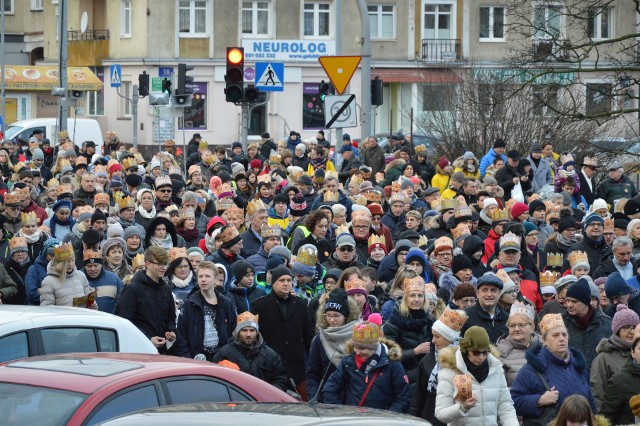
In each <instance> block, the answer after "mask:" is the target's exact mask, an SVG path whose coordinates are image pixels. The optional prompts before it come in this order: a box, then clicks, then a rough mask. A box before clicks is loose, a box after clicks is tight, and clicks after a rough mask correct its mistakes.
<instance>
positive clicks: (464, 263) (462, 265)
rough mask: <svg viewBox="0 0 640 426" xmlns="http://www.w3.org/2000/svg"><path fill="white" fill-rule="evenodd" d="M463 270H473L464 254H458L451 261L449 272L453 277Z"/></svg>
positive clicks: (469, 260)
mask: <svg viewBox="0 0 640 426" xmlns="http://www.w3.org/2000/svg"><path fill="white" fill-rule="evenodd" d="M463 269H473V264H472V263H471V259H469V257H468V256H467V255H466V254H459V255H457V256H454V257H453V259H452V260H451V272H453V275H455V274H457V273H458V272H460V271H461V270H463Z"/></svg>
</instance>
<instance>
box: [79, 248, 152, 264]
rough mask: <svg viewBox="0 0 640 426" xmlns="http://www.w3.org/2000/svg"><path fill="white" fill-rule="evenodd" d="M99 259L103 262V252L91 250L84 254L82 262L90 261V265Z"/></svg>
mask: <svg viewBox="0 0 640 426" xmlns="http://www.w3.org/2000/svg"><path fill="white" fill-rule="evenodd" d="M141 254H142V253H141ZM98 259H99V260H102V250H93V249H89V250H84V251H83V252H82V260H84V261H85V262H86V261H87V260H90V261H91V262H90V263H95V262H96V260H98Z"/></svg>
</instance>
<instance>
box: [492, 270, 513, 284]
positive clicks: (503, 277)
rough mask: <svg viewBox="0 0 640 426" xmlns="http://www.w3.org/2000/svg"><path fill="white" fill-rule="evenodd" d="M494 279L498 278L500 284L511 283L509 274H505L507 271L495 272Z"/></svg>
mask: <svg viewBox="0 0 640 426" xmlns="http://www.w3.org/2000/svg"><path fill="white" fill-rule="evenodd" d="M496 277H498V278H500V281H502V284H506V283H508V282H513V280H512V279H511V277H509V274H507V271H505V270H504V269H498V270H497V271H496ZM514 284H515V283H514Z"/></svg>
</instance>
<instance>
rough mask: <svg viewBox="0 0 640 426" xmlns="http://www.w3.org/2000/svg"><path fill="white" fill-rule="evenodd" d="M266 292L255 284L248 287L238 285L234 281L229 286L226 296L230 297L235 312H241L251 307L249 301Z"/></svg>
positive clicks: (251, 301)
mask: <svg viewBox="0 0 640 426" xmlns="http://www.w3.org/2000/svg"><path fill="white" fill-rule="evenodd" d="M266 294H267V293H266V292H265V291H264V290H263V289H261V288H260V287H257V286H256V285H255V284H254V285H253V286H251V287H249V288H246V287H238V286H236V285H235V283H232V284H231V285H230V286H229V290H228V291H227V294H226V296H227V297H228V298H229V299H231V302H232V303H233V306H234V308H235V311H236V313H238V314H241V313H243V312H246V311H248V310H249V309H251V303H253V301H254V300H257V299H259V298H261V297H262V296H264V295H266Z"/></svg>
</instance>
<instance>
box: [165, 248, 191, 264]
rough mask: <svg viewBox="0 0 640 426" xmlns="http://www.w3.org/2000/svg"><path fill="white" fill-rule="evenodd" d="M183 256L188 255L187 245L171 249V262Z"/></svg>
mask: <svg viewBox="0 0 640 426" xmlns="http://www.w3.org/2000/svg"><path fill="white" fill-rule="evenodd" d="M181 257H187V249H186V248H185V247H172V248H171V249H169V263H171V262H173V261H174V260H176V259H180V258H181Z"/></svg>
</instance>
